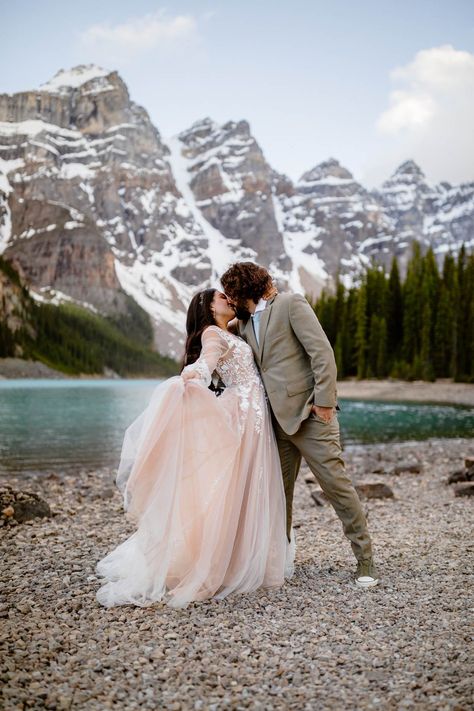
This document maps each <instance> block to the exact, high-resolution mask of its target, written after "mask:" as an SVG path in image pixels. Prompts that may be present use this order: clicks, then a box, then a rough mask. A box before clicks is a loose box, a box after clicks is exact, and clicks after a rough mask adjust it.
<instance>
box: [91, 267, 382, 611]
mask: <svg viewBox="0 0 474 711" xmlns="http://www.w3.org/2000/svg"><path fill="white" fill-rule="evenodd" d="M221 284H222V287H223V290H224V291H223V292H222V291H219V290H218V289H213V288H210V289H205V290H204V291H201V292H199V293H197V294H196V295H195V296H194V297H193V299H192V300H191V303H190V305H189V308H188V313H187V319H186V331H187V338H186V345H185V353H184V358H183V365H182V370H181V374H180V375H176V376H173V377H171V378H168V379H167V380H165V381H164V382H162V383H160V384H159V385H158V386H157V387H156V388H155V389H154V391H153V393H152V395H151V398H150V401H149V403H148V405H147V407H146V409H145V410H144V411H143V412H142V413H141V414H140V415H139V416H138V417H137V418H136V419H135V420H134V421H133V422H132V424H131V425H130V426H129V427H128V428H127V430H126V431H125V435H124V439H123V444H122V452H121V457H120V463H119V466H118V470H117V476H116V485H117V487H118V488H119V490H120V492H121V493H122V495H123V507H124V511H125V515H126V517H127V519H128V520H129V521H131V522H133V524H134V525H135V527H136V530H135V532H134V533H133V534H132V535H131V536H130V537H129V538H127V539H126V540H125V541H123V542H122V543H120V544H119V545H118V546H117V547H116V548H115V549H113V550H112V551H111V552H109V553H108V554H107V555H106V556H105V557H104V558H102V559H101V560H100V561H99V562H98V563H97V564H96V572H97V573H98V574H99V575H101V576H103V577H104V578H105V579H106V580H105V581H104V582H103V584H102V586H101V587H100V588H99V590H98V591H97V593H96V597H97V600H98V602H99V603H100V604H102V605H104V606H105V607H112V606H114V605H126V604H133V605H139V606H143V607H145V606H149V605H151V604H153V603H154V602H157V601H162V602H163V603H165V604H167V605H169V606H171V607H177V608H178V607H186V606H187V605H188V604H189V603H190V602H191V601H200V600H205V599H208V598H215V599H216V598H217V599H222V598H224V597H226V596H227V595H229V594H231V593H232V594H237V593H250V592H252V591H254V590H257V589H258V588H261V587H262V588H272V587H280V586H281V585H283V584H284V582H285V579H286V578H290V577H291V576H292V575H293V572H294V559H295V549H296V545H295V532H294V529H293V525H292V504H293V492H294V487H295V481H296V477H297V475H298V471H299V468H300V464H301V458H302V457H303V458H304V459H305V460H306V462H307V464H308V466H309V468H310V469H311V471H312V472H313V474H314V476H315V477H316V479H317V481H318V482H319V484H320V485H321V488H322V490H323V492H324V493H325V495H326V497H327V499H328V500H329V502H330V503H331V505H332V506H333V508H334V510H335V512H336V514H337V515H338V517H339V518H340V520H341V523H342V528H343V532H344V534H345V536H346V537H347V538H348V539H349V541H350V545H351V547H352V551H353V553H354V555H355V557H356V559H357V570H356V572H355V575H354V581H355V583H356V584H357V585H359V586H361V587H371V586H373V585H376V584H377V583H378V579H377V574H376V571H375V565H374V561H373V555H372V544H371V539H370V535H369V532H368V529H367V521H366V518H365V515H364V512H363V509H362V506H361V503H360V500H359V497H358V495H357V492H356V491H355V489H354V487H353V485H352V483H351V479H350V477H349V476H348V474H347V473H346V470H345V464H344V460H343V458H342V456H341V452H342V450H341V445H340V434H339V422H338V418H337V412H336V410H338V409H339V406H338V405H337V392H336V376H337V369H336V363H335V359H334V353H333V349H332V347H331V345H330V343H329V341H328V339H327V337H326V335H325V333H324V331H323V329H322V327H321V324H320V323H319V321H318V318H317V316H316V315H315V313H314V311H313V309H312V308H311V306H310V305H309V303H308V302H307V300H306V299H305V298H304V297H303V296H301V295H300V294H291V293H278V290H277V288H276V287H275V285H274V281H273V279H272V277H271V275H270V274H269V272H268V271H267V270H266V269H265V268H264V267H262V266H259V265H257V264H254V263H253V262H237V263H235V264H233V265H232V266H231V267H229V269H228V270H227V271H226V272H225V273H224V274H223V275H222V277H221ZM217 378H218V379H219V380H220V381H221V382H222V383H223V385H224V386H225V387H224V388H223V389H219V388H218V389H217V390H216V379H217ZM219 392H220V393H221V394H218V393H219Z"/></svg>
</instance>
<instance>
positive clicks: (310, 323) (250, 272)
mask: <svg viewBox="0 0 474 711" xmlns="http://www.w3.org/2000/svg"><path fill="white" fill-rule="evenodd" d="M221 283H222V286H223V289H224V292H225V294H226V296H227V298H228V299H229V302H230V303H231V304H232V305H233V306H234V307H235V309H236V316H237V318H238V319H239V321H238V328H239V333H240V335H241V336H242V338H243V339H244V340H245V341H247V343H248V344H249V345H250V346H251V347H252V350H253V353H254V356H255V361H256V363H257V366H258V369H259V371H260V375H261V377H262V380H263V384H264V386H265V390H266V393H267V398H268V401H269V404H270V409H271V412H272V421H273V426H274V429H275V435H276V440H277V444H278V450H279V454H280V461H281V467H282V474H283V483H284V487H285V496H286V507H287V536H288V540H290V531H291V521H292V506H293V492H294V488H295V482H296V477H297V476H298V472H299V468H300V464H301V458H302V457H304V459H305V460H306V462H307V464H308V466H309V468H310V469H311V471H312V472H313V474H314V476H315V477H316V479H317V481H318V482H319V484H320V486H321V489H322V490H323V491H324V493H325V494H326V496H327V498H328V500H329V501H330V503H331V505H332V506H333V508H334V510H335V512H336V514H337V515H338V516H339V518H340V520H341V522H342V527H343V530H344V534H345V535H346V537H347V538H348V539H349V541H350V543H351V546H352V550H353V552H354V555H355V557H356V559H357V572H356V575H355V581H356V583H357V585H359V586H361V587H372V586H374V585H377V583H378V578H377V573H376V570H375V565H374V562H373V557H372V545H371V540H370V535H369V532H368V529H367V521H366V518H365V515H364V512H363V510H362V506H361V503H360V500H359V497H358V495H357V492H356V491H355V489H354V487H353V485H352V482H351V479H350V477H349V476H348V474H347V473H346V470H345V464H344V460H343V459H342V456H341V452H342V450H341V445H340V437H339V422H338V419H337V415H336V412H335V410H338V409H340V408H339V406H338V404H337V391H336V377H337V370H336V363H335V359H334V352H333V349H332V347H331V344H330V343H329V341H328V339H327V336H326V334H325V333H324V331H323V329H322V327H321V324H320V323H319V321H318V318H317V316H316V314H315V313H314V311H313V309H312V308H311V306H310V305H309V304H308V302H307V300H306V299H305V298H304V297H303V296H301V295H300V294H289V293H288V294H279V293H278V292H277V290H276V288H275V287H274V285H273V280H272V277H271V275H270V274H269V272H268V271H267V270H266V269H265V268H264V267H261V266H259V265H257V264H254V263H253V262H237V263H235V264H233V265H232V266H231V267H229V269H228V270H227V271H226V272H225V273H224V274H223V275H222V277H221Z"/></svg>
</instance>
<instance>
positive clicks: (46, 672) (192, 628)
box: [0, 439, 474, 711]
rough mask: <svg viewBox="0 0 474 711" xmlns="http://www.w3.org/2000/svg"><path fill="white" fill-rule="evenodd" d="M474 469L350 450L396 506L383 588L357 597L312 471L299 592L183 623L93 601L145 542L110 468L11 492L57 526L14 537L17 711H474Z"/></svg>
mask: <svg viewBox="0 0 474 711" xmlns="http://www.w3.org/2000/svg"><path fill="white" fill-rule="evenodd" d="M473 455H474V441H473V440H468V439H453V440H430V441H426V442H407V443H395V444H377V445H357V446H350V447H347V448H346V449H345V451H344V456H345V459H346V463H347V468H348V471H349V472H350V473H351V475H352V477H353V480H354V483H355V484H356V485H357V484H362V483H364V482H381V483H385V484H387V485H388V486H389V487H390V488H391V489H392V491H393V494H394V496H393V497H390V498H385V499H363V504H364V508H365V510H366V512H367V515H368V521H369V528H370V531H371V535H372V537H373V542H374V552H375V557H376V563H377V565H378V570H379V574H380V576H381V582H380V584H379V586H377V587H375V588H372V589H368V590H361V589H359V588H357V587H356V586H355V585H354V583H353V582H352V573H353V571H354V569H355V560H354V558H353V556H352V552H351V549H350V545H349V542H348V541H347V540H346V539H345V538H344V536H343V534H342V529H341V524H340V522H339V519H337V517H336V515H335V513H334V512H333V509H332V508H331V507H330V506H329V505H328V504H327V503H325V504H324V505H322V506H318V505H316V504H315V501H314V499H313V498H312V496H311V493H312V492H316V493H317V487H316V486H315V485H314V484H313V483H312V482H311V481H307V480H310V479H311V476H310V475H309V472H308V470H307V469H306V468H302V470H301V472H300V475H299V478H298V482H297V494H296V501H295V524H296V526H297V530H296V542H297V555H296V570H295V575H294V577H293V578H292V579H291V580H290V581H288V582H287V583H286V584H285V585H284V586H283V587H282V588H280V589H278V590H271V591H258V592H257V593H253V594H251V595H246V596H237V597H229V598H227V599H226V600H224V601H206V602H204V603H193V604H191V605H190V606H189V607H188V608H186V609H184V610H173V609H170V608H167V607H165V606H163V605H161V604H159V603H157V604H155V605H153V606H152V607H149V608H139V607H133V606H127V607H116V608H111V609H105V608H102V607H101V606H99V605H98V603H97V602H96V599H95V592H96V590H97V588H98V587H99V585H100V581H99V580H98V579H97V578H96V576H95V574H94V567H95V563H96V561H97V560H98V559H99V558H101V557H102V556H103V555H104V554H105V553H106V552H108V551H109V550H111V549H112V548H113V547H115V546H116V545H117V544H118V543H119V542H121V541H122V540H124V538H125V537H127V536H128V535H130V534H131V533H132V532H133V530H134V529H133V528H132V526H131V524H129V523H128V522H126V520H125V518H124V515H123V510H122V501H121V498H120V494H119V492H118V491H117V490H116V489H115V486H114V483H113V479H114V471H113V470H112V469H103V470H100V471H94V472H87V471H81V472H78V473H77V475H75V476H72V475H68V476H61V474H60V473H54V472H52V473H51V474H49V475H47V476H46V477H44V476H43V477H41V478H40V477H34V476H31V477H28V478H25V477H23V478H21V479H20V478H18V479H15V478H13V477H12V478H10V479H9V480H8V481H5V480H3V481H1V482H0V485H1V486H5V485H6V484H9V485H10V486H12V487H13V488H15V489H22V490H27V491H32V492H36V493H38V494H40V495H41V496H42V497H43V498H44V499H46V501H47V502H48V503H49V504H50V506H51V509H52V512H53V516H52V517H51V518H43V519H38V518H37V519H34V520H32V521H30V522H26V523H21V524H11V523H9V524H8V525H7V524H5V525H3V526H2V528H1V529H0V536H1V552H2V556H3V561H4V562H3V565H4V574H3V576H2V579H1V587H2V603H1V606H0V614H1V617H2V620H1V623H2V624H1V630H2V631H1V647H2V656H1V682H2V687H3V689H2V693H3V707H2V708H4V709H7V710H8V711H10V710H13V709H15V710H20V709H27V708H28V709H29V708H31V709H87V711H95V710H98V711H99V710H103V709H112V708H113V709H176V710H178V709H193V710H194V709H244V708H255V709H258V708H260V709H280V708H281V709H311V710H313V709H323V710H325V709H331V711H332V710H339V709H341V710H342V709H344V710H346V709H384V710H385V709H420V710H421V709H423V710H424V709H436V710H441V709H450V710H456V711H461V710H462V711H464V710H465V709H472V708H474V705H473V698H474V697H473V694H474V685H473V679H474V675H473V672H474V664H473V656H472V651H473V645H472V641H473V639H472V637H473V634H472V617H473V615H472V612H473V608H474V602H473V599H472V591H473V587H472V583H473V579H474V566H473V563H474V543H473V540H474V537H473V533H474V531H473V529H474V518H473V515H472V514H473V499H472V497H470V498H469V497H464V496H463V497H457V496H455V494H454V486H453V485H449V486H448V485H446V479H447V476H448V475H449V474H450V473H451V472H453V471H454V470H457V469H461V468H462V467H463V464H464V458H465V457H467V456H473ZM409 464H415V465H418V466H415V467H414V469H415V470H416V469H419V471H418V472H414V471H412V472H410V471H408V470H404V471H401V472H400V473H398V474H396V473H394V471H393V470H394V468H395V467H397V466H400V465H401V469H402V470H403V468H404V467H405V466H408V465H409Z"/></svg>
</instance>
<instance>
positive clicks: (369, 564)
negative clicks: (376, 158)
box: [355, 558, 379, 588]
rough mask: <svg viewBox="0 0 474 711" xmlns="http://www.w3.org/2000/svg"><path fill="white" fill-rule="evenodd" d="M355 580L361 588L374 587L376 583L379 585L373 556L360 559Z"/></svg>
mask: <svg viewBox="0 0 474 711" xmlns="http://www.w3.org/2000/svg"><path fill="white" fill-rule="evenodd" d="M355 582H356V585H358V586H359V587H361V588H372V587H374V585H378V582H379V579H378V576H377V572H376V570H375V565H374V562H373V560H372V558H367V559H366V560H359V562H358V563H357V571H356V578H355Z"/></svg>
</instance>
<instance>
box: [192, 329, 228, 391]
mask: <svg viewBox="0 0 474 711" xmlns="http://www.w3.org/2000/svg"><path fill="white" fill-rule="evenodd" d="M220 330H221V329H220V328H219V327H218V326H208V327H207V328H206V330H205V331H204V332H203V334H202V336H201V343H202V350H201V355H200V356H199V358H198V359H197V360H196V361H195V362H194V363H191V364H190V365H187V366H185V367H184V368H183V370H182V373H189V374H191V373H196V374H197V376H198V377H199V378H200V379H201V380H203V381H204V382H205V384H206V386H207V387H209V385H210V384H211V379H212V373H213V372H214V369H215V367H216V365H217V361H218V360H219V358H221V357H222V356H223V355H224V353H225V352H226V351H227V350H228V345H227V342H226V341H225V340H224V338H223V336H221V335H220V333H219V331H220Z"/></svg>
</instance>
